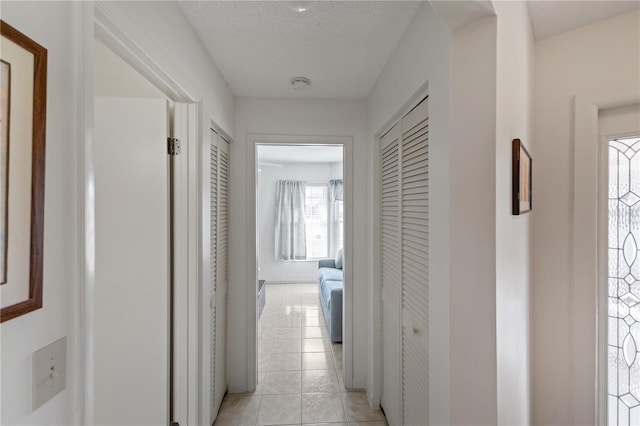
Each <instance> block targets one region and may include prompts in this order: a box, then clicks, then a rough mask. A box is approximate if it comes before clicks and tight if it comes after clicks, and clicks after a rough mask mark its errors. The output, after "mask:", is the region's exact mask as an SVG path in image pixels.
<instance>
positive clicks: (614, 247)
mask: <svg viewBox="0 0 640 426" xmlns="http://www.w3.org/2000/svg"><path fill="white" fill-rule="evenodd" d="M639 150H640V138H626V139H613V140H610V141H609V193H608V198H609V201H608V206H609V211H608V227H609V228H608V229H609V236H608V243H609V251H608V272H609V280H608V283H607V294H608V300H609V309H608V316H609V319H608V321H609V326H608V334H609V335H608V337H607V342H608V346H609V350H608V354H609V355H608V357H607V368H608V386H607V388H608V394H609V398H608V416H607V417H608V422H609V424H610V425H625V426H631V425H640V353H639V350H640V259H638V257H639V256H638V250H639V248H640V247H639V245H640V155H637V153H638V151H639Z"/></svg>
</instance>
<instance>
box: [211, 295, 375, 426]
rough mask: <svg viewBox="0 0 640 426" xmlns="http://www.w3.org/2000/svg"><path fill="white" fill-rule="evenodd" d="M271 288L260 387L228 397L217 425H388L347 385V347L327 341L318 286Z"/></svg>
mask: <svg viewBox="0 0 640 426" xmlns="http://www.w3.org/2000/svg"><path fill="white" fill-rule="evenodd" d="M266 290H267V293H266V305H265V308H264V311H263V312H262V316H261V317H260V321H259V327H258V336H259V345H258V378H259V380H258V381H259V383H258V388H257V389H256V391H255V392H254V393H251V394H228V395H227V396H225V399H224V401H223V403H222V406H221V407H220V412H219V414H218V418H217V420H216V422H215V425H216V426H221V425H225V426H227V425H242V426H245V425H301V424H303V425H312V424H322V423H330V424H332V425H334V426H338V425H347V424H348V425H367V426H384V425H386V422H385V421H384V415H383V414H382V412H381V411H380V410H372V409H371V408H369V402H368V401H367V398H366V395H365V393H364V392H362V391H353V392H350V391H347V390H346V389H345V387H344V382H343V371H342V345H341V344H339V343H338V344H335V343H334V344H332V343H331V341H330V339H329V337H328V334H327V329H326V326H325V324H324V318H323V316H322V311H321V309H320V305H319V300H318V291H317V286H316V284H267V288H266ZM347 422H348V423H347Z"/></svg>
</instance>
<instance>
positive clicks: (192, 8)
mask: <svg viewBox="0 0 640 426" xmlns="http://www.w3.org/2000/svg"><path fill="white" fill-rule="evenodd" d="M179 4H180V7H181V8H182V11H183V12H184V14H185V15H186V16H187V18H188V19H189V21H191V23H192V25H193V26H194V28H195V30H196V32H197V33H198V35H199V37H200V39H201V40H202V42H203V43H204V45H205V47H206V48H207V50H208V51H209V54H210V55H211V57H212V58H213V60H214V62H215V63H216V65H217V66H218V68H219V69H220V71H221V72H222V75H223V76H224V78H225V79H226V80H227V82H228V83H229V86H230V87H231V90H232V91H233V92H234V94H235V95H236V96H257V97H309V98H338V99H340V98H341V99H363V98H365V97H366V96H367V95H368V94H369V91H370V90H371V88H372V87H373V85H374V83H375V81H376V79H377V77H378V75H379V74H380V73H381V71H382V69H383V68H384V66H385V64H386V62H387V60H388V59H389V57H390V55H391V52H392V51H393V49H394V48H395V46H396V44H397V43H398V41H399V40H400V38H401V37H402V35H403V33H404V31H405V30H406V28H407V26H408V25H409V22H410V21H411V19H412V17H413V15H415V13H416V11H417V10H418V9H419V8H420V6H421V4H422V2H417V1H408V2H405V1H305V2H285V1H259V2H254V1H179ZM298 6H304V7H306V8H307V11H305V12H303V13H300V12H296V11H295V9H296V7H298ZM297 76H304V77H308V78H309V79H311V87H310V88H309V89H308V90H305V91H303V92H297V91H295V90H293V89H292V88H291V84H290V80H291V78H292V77H297Z"/></svg>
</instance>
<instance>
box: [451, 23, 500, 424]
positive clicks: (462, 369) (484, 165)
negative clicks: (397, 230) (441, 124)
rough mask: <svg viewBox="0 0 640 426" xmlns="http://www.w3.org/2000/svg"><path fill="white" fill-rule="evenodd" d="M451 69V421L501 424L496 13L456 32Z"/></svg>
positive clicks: (453, 422)
mask: <svg viewBox="0 0 640 426" xmlns="http://www.w3.org/2000/svg"><path fill="white" fill-rule="evenodd" d="M451 68H452V69H451V163H450V166H451V168H450V178H451V181H450V186H449V190H450V197H451V204H450V220H451V234H450V235H451V238H450V247H449V256H450V257H449V259H450V265H449V267H450V281H449V285H450V297H451V299H450V311H449V320H450V323H449V332H450V335H449V336H450V368H451V370H450V374H451V389H450V392H451V402H452V405H451V424H468V425H472V424H473V425H479V424H496V423H497V401H496V270H495V268H496V240H495V239H496V231H495V230H496V18H495V16H491V17H486V18H482V19H480V20H479V21H476V22H474V23H472V24H469V25H466V26H464V27H462V28H460V29H457V30H456V31H455V32H454V33H453V41H452V54H451ZM472 360H473V361H472ZM457 401H469V403H468V404H462V405H460V404H457Z"/></svg>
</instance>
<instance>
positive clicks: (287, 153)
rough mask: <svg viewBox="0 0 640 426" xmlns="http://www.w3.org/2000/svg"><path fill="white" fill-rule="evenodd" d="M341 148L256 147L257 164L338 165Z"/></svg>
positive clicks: (340, 159) (340, 160)
mask: <svg viewBox="0 0 640 426" xmlns="http://www.w3.org/2000/svg"><path fill="white" fill-rule="evenodd" d="M340 162H342V147H336V146H317V145H314V146H300V145H297V146H286V145H258V164H262V165H265V164H266V165H270V164H284V163H340Z"/></svg>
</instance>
